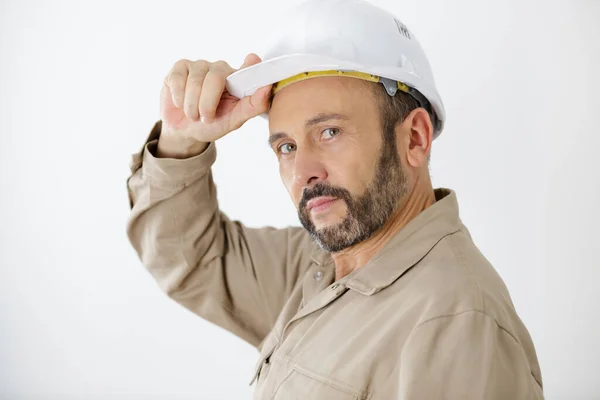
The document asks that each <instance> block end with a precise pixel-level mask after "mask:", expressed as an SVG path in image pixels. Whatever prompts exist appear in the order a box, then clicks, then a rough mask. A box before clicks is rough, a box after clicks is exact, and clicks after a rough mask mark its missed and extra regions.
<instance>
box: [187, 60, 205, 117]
mask: <svg viewBox="0 0 600 400" xmlns="http://www.w3.org/2000/svg"><path fill="white" fill-rule="evenodd" d="M209 68H210V63H209V62H208V61H204V60H199V61H195V62H193V63H191V65H190V68H189V75H188V78H187V81H186V84H185V95H184V99H183V108H182V109H183V112H184V113H185V115H186V116H187V117H188V118H189V119H191V120H193V121H197V120H198V119H199V118H200V112H199V110H198V104H199V100H200V94H201V93H202V86H203V85H204V79H205V77H206V74H207V73H208V70H209Z"/></svg>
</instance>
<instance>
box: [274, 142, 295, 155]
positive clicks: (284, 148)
mask: <svg viewBox="0 0 600 400" xmlns="http://www.w3.org/2000/svg"><path fill="white" fill-rule="evenodd" d="M294 150H296V145H295V144H293V143H284V144H282V145H280V146H279V147H277V152H278V153H280V154H290V153H291V152H292V151H294Z"/></svg>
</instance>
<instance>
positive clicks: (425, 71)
mask: <svg viewBox="0 0 600 400" xmlns="http://www.w3.org/2000/svg"><path fill="white" fill-rule="evenodd" d="M280 22H282V24H281V26H282V29H281V31H275V32H273V35H274V37H275V41H274V42H272V43H271V45H270V46H269V48H268V50H267V51H266V52H265V54H264V57H263V61H262V62H260V63H258V64H256V65H253V66H251V67H248V68H244V69H241V70H239V71H236V72H234V73H233V74H231V75H229V77H228V78H227V82H226V89H227V91H228V92H229V93H230V94H231V95H233V96H235V97H238V98H242V97H244V96H249V95H252V94H253V93H254V92H255V91H256V90H257V89H259V88H261V87H263V86H268V85H271V84H275V85H274V90H275V91H277V90H280V89H281V88H283V87H285V86H287V85H289V84H291V83H293V82H297V81H300V80H303V79H308V78H313V77H319V76H349V77H353V78H359V79H366V80H369V81H373V82H381V83H383V84H384V86H385V87H386V89H387V92H388V94H390V95H394V94H395V93H396V90H398V89H400V90H402V91H404V92H407V93H409V94H411V95H412V96H413V97H415V98H416V99H417V100H418V101H419V102H420V104H421V106H423V107H424V108H428V111H430V113H431V114H433V123H434V134H433V138H434V139H435V138H437V137H438V136H439V134H440V133H441V131H442V129H443V125H444V121H445V119H446V116H445V111H444V105H443V103H442V99H441V98H440V95H439V94H438V92H437V90H436V87H435V82H434V79H433V73H432V71H431V67H430V65H429V61H428V60H427V57H426V56H425V52H424V51H423V49H422V48H421V45H420V44H419V42H418V41H417V39H416V37H415V35H414V34H413V33H412V32H411V31H410V30H409V29H408V28H407V27H406V26H405V25H404V24H403V23H402V22H400V20H399V19H398V18H396V17H395V16H394V15H393V14H391V13H389V12H388V11H385V10H383V9H381V8H379V7H377V6H375V5H373V4H371V3H369V2H367V1H365V0H308V1H305V2H303V3H301V4H300V5H299V6H296V7H295V8H293V9H292V10H291V11H290V13H289V14H288V15H287V16H286V17H285V18H283V20H282V21H280ZM263 116H264V117H267V115H266V114H265V115H263Z"/></svg>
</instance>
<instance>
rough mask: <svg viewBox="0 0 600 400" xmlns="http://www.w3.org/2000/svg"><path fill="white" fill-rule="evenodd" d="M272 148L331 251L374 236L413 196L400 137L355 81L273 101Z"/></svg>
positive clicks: (318, 82) (309, 87)
mask: <svg viewBox="0 0 600 400" xmlns="http://www.w3.org/2000/svg"><path fill="white" fill-rule="evenodd" d="M269 127H270V131H271V136H270V142H271V147H272V148H273V150H274V151H275V154H276V155H277V157H278V160H279V172H280V175H281V179H282V181H283V183H284V184H285V186H286V188H287V190H288V193H289V194H290V196H291V198H292V200H293V202H294V204H295V205H296V208H297V210H298V216H299V218H300V222H301V223H302V225H303V226H304V228H305V229H306V230H307V231H308V232H309V233H310V234H311V236H312V237H313V239H315V241H316V242H317V243H318V244H319V245H320V246H321V247H322V248H323V249H324V250H326V251H329V252H339V251H341V250H343V249H345V248H347V247H350V246H352V245H354V244H356V243H359V242H361V241H363V240H366V239H368V238H369V237H371V235H372V234H373V233H375V232H376V231H377V230H379V229H380V228H381V227H382V226H383V225H384V224H385V222H386V221H387V220H388V219H389V218H390V217H391V215H392V214H393V212H394V211H395V210H396V208H397V206H398V202H399V200H400V199H401V198H403V197H404V195H405V194H406V192H407V182H406V177H405V175H404V173H403V170H402V167H401V162H400V159H399V156H398V151H397V148H396V141H395V135H394V133H393V132H387V133H385V134H384V133H383V132H382V129H383V128H382V126H381V121H380V114H379V110H378V106H377V103H376V100H375V97H374V95H373V93H372V91H371V90H370V89H369V88H368V87H367V86H366V84H365V83H364V82H361V81H357V80H355V79H352V78H343V77H327V78H314V79H309V80H306V81H302V82H298V83H294V84H293V85H290V86H289V87H287V88H285V89H283V90H282V91H280V92H279V93H277V95H276V96H275V98H274V99H273V104H272V107H271V109H270V111H269Z"/></svg>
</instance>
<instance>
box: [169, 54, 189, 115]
mask: <svg viewBox="0 0 600 400" xmlns="http://www.w3.org/2000/svg"><path fill="white" fill-rule="evenodd" d="M190 63H191V62H190V61H189V60H179V61H177V62H176V63H175V65H173V68H171V71H170V72H169V74H168V75H167V77H166V78H165V83H166V85H167V86H168V87H169V89H170V90H171V97H172V100H173V104H174V105H175V107H177V108H181V107H182V106H183V98H184V93H185V83H186V81H187V77H188V72H189V65H190Z"/></svg>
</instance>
